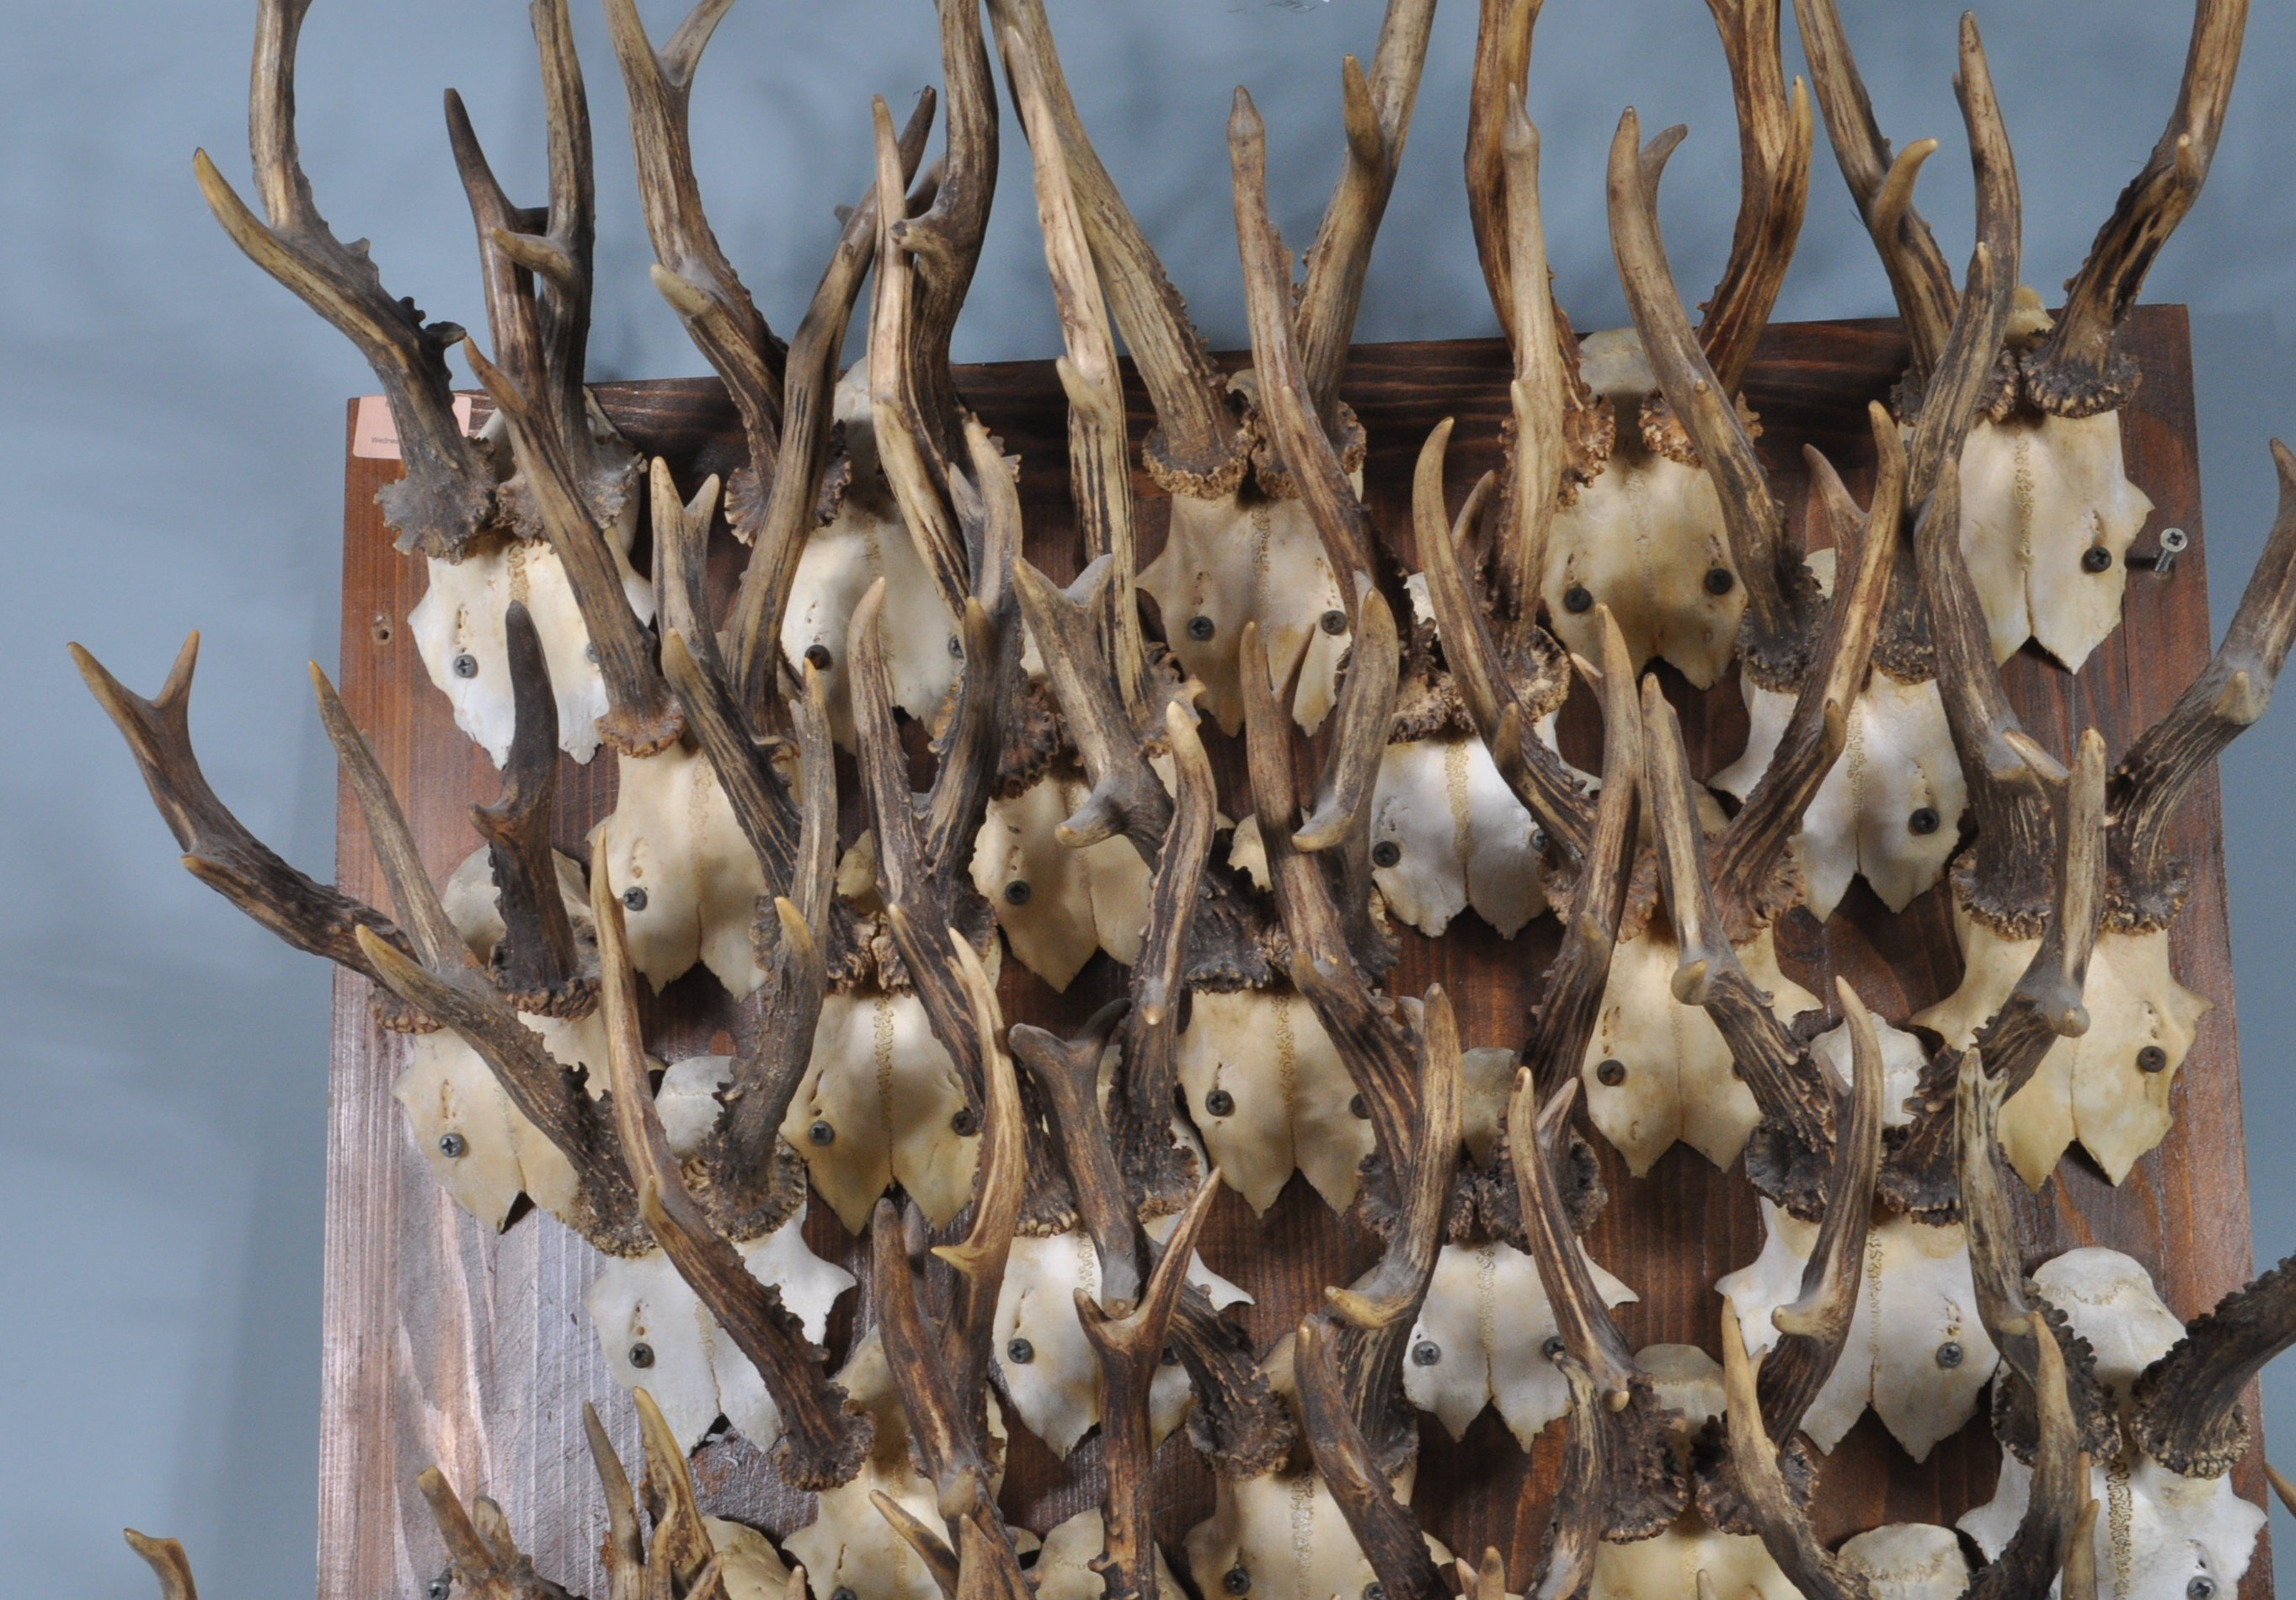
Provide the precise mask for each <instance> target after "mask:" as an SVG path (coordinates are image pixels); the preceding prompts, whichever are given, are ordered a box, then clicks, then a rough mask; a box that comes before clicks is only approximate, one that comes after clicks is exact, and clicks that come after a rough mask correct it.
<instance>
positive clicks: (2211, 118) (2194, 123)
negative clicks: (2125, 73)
mask: <svg viewBox="0 0 2296 1600" xmlns="http://www.w3.org/2000/svg"><path fill="white" fill-rule="evenodd" d="M2247 26H2248V0H2197V3H2196V4H2194V7H2193V42H2192V44H2191V45H2190V46H2189V48H2188V49H2187V50H2186V52H2185V76H2184V79H2183V81H2182V82H2181V83H2180V84H2179V85H2178V86H2177V109H2176V110H2175V111H2173V112H2171V113H2170V114H2169V126H2168V127H2167V128H2166V129H2164V130H2163V131H2162V133H2161V140H2160V143H2158V144H2155V145H2153V154H2152V156H2151V157H2150V158H2149V159H2148V160H2146V161H2145V163H2144V170H2143V171H2142V172H2140V173H2138V174H2137V175H2136V176H2135V177H2134V178H2132V179H2130V180H2129V183H2128V187H2127V188H2125V189H2123V190H2122V191H2121V192H2120V200H2119V201H2117V202H2116V203H2115V204H2114V206H2113V209H2112V217H2109V218H2108V219H2107V220H2106V222H2105V225H2104V226H2103V227H2102V228H2100V229H2098V230H2097V235H2096V241H2095V243H2093V244H2091V245H2090V246H2089V250H2088V258H2087V260H2085V261H2083V262H2082V263H2081V266H2080V270H2079V272H2078V273H2076V274H2074V275H2073V276H2072V277H2071V280H2070V281H2068V282H2067V283H2066V284H2065V291H2066V292H2065V308H2064V309H2063V311H2062V312H2060V313H2059V314H2058V316H2057V322H2056V326H2055V328H2054V330H2052V331H2051V332H2050V334H2049V336H2048V338H2047V339H2046V341H2044V342H2043V344H2042V345H2041V347H2040V349H2037V350H2034V351H2032V352H2030V354H2028V355H2027V356H2026V357H2024V358H2023V363H2022V365H2023V368H2024V376H2025V389H2026V392H2027V393H2028V394H2029V395H2030V396H2031V397H2032V399H2033V401H2034V403H2035V404H2037V405H2038V406H2041V408H2042V409H2044V410H2046V411H2049V412H2053V413H2054V414H2057V415H2059V416H2076V417H2078V416H2094V415H2095V414H2097V413H2098V412H2100V411H2111V410H2112V409H2113V408H2114V407H2116V406H2120V405H2122V404H2123V403H2125V402H2126V401H2127V400H2128V397H2129V396H2130V395H2132V394H2133V393H2135V392H2136V382H2137V372H2136V363H2135V362H2134V361H2132V360H2131V359H2129V357H2127V356H2125V355H2123V354H2122V353H2121V352H2120V350H2119V349H2115V348H2114V347H2115V342H2116V341H2117V338H2118V336H2119V334H2120V324H2121V323H2122V322H2123V321H2124V320H2125V319H2126V318H2127V317H2128V311H2129V308H2130V307H2132V306H2134V305H2135V304H2136V291H2138V290H2139V289H2141V288H2143V287H2144V275H2145V273H2146V272H2147V271H2149V270H2150V269H2151V267H2152V266H2153V258H2154V257H2155V256H2157V255H2159V254H2160V252H2161V246H2162V245H2164V244H2166V243H2167V242H2169V234H2172V233H2174V232H2176V229H2177V224H2178V223H2180V222H2182V221H2183V220H2184V219H2185V212H2187V211H2189V210H2191V209H2193V202H2194V201H2196V200H2198V199H2199V198H2200V194H2201V185H2202V184H2203V183H2205V182H2207V181H2208V176H2209V163H2210V160H2211V159H2212V158H2213V157H2214V156H2215V154H2216V148H2217V135H2218V133H2219V132H2221V131H2222V130H2223V127H2224V118H2225V110H2226V106H2227V105H2228V104H2229V103H2231V100H2232V80H2233V74H2234V72H2235V70H2237V69H2238V68H2239V66H2240V45H2241V36H2242V34H2243V31H2244V30H2245V29H2246V28H2247Z"/></svg>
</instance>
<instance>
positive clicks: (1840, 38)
mask: <svg viewBox="0 0 2296 1600" xmlns="http://www.w3.org/2000/svg"><path fill="white" fill-rule="evenodd" d="M1794 21H1795V22H1796V23H1797V24H1799V26H1800V33H1801V46H1802V53H1803V54H1804V55H1805V56H1806V57H1807V58H1808V61H1809V73H1810V78H1811V81H1812V82H1813V84H1814V85H1815V86H1816V90H1817V106H1818V110H1819V111H1820V112H1821V113H1823V114H1824V116H1825V134H1826V138H1827V139H1828V140H1829V141H1830V142H1831V143H1832V144H1833V159H1834V160H1835V161H1836V162H1838V163H1839V164H1840V165H1841V176H1842V177H1843V179H1844V180H1845V181H1847V182H1848V184H1849V197H1850V199H1851V200H1852V201H1854V202H1855V203H1856V204H1857V214H1858V216H1859V217H1860V218H1862V219H1863V220H1864V222H1865V224H1866V232H1867V233H1868V234H1871V235H1872V236H1873V240H1874V249H1876V250H1879V251H1880V252H1881V256H1882V268H1883V269H1884V270H1885V271H1886V272H1887V273H1888V274H1889V275H1890V293H1891V294H1892V295H1893V296H1894V297H1895V298H1896V300H1897V303H1898V319H1899V320H1900V321H1901V322H1903V323H1904V324H1905V328H1906V337H1907V340H1908V341H1910V342H1911V343H1912V345H1913V351H1914V358H1913V364H1912V366H1911V368H1910V369H1909V370H1910V373H1911V376H1912V377H1913V379H1914V381H1915V384H1916V386H1919V385H1921V384H1924V383H1926V382H1928V379H1929V374H1930V373H1931V371H1932V370H1934V369H1935V367H1936V365H1937V362H1938V357H1939V355H1940V353H1942V351H1943V350H1944V349H1945V339H1946V330H1947V328H1948V326H1949V325H1950V324H1952V322H1953V318H1954V312H1955V310H1956V307H1957V306H1958V304H1959V297H1958V295H1957V294H1956V291H1955V289H1954V284H1953V274H1952V272H1951V270H1950V269H1949V268H1948V267H1947V266H1946V259H1945V252H1944V251H1943V250H1939V248H1938V243H1937V239H1936V237H1935V236H1934V235H1933V234H1931V232H1930V225H1929V224H1928V223H1927V222H1925V221H1923V218H1922V214H1921V213H1920V212H1919V211H1917V210H1915V209H1914V207H1913V191H1914V177H1915V174H1917V173H1918V172H1919V171H1920V170H1921V166H1922V163H1923V161H1925V160H1928V159H1929V158H1930V156H1931V154H1933V153H1934V152H1936V150H1937V141H1936V140H1934V139H1919V140H1916V141H1915V142H1914V143H1913V144H1908V145H1907V147H1906V148H1905V149H1904V150H1902V151H1899V152H1896V153H1895V154H1892V153H1891V152H1890V142H1889V140H1888V139H1886V138H1884V137H1883V136H1882V127H1881V124H1880V123H1878V122H1877V121H1875V120H1874V103H1873V102H1872V101H1871V100H1870V99H1868V98H1867V97H1866V81H1865V79H1864V78H1862V77H1861V76H1859V74H1858V71H1857V57H1856V56H1855V55H1853V54H1852V53H1850V49H1849V36H1848V35H1847V34H1845V33H1844V32H1843V31H1842V28H1841V14H1840V12H1838V11H1837V10H1836V9H1835V4H1834V0H1794Z"/></svg>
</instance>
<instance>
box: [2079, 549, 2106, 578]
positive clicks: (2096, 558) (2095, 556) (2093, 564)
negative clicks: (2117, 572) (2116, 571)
mask: <svg viewBox="0 0 2296 1600" xmlns="http://www.w3.org/2000/svg"><path fill="white" fill-rule="evenodd" d="M2081 570H2082V571H2084V572H2109V571H2111V570H2112V551H2110V550H2108V549H2106V548H2105V547H2104V546H2103V545H2091V546H2089V547H2088V548H2087V549H2086V550H2084V551H2082V552H2081Z"/></svg>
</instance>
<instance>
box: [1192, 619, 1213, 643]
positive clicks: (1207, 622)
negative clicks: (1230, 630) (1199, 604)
mask: <svg viewBox="0 0 2296 1600" xmlns="http://www.w3.org/2000/svg"><path fill="white" fill-rule="evenodd" d="M1218 631H1219V625H1218V623H1216V622H1214V621H1213V620H1212V619H1210V617H1207V616H1204V615H1203V614H1201V612H1199V613H1198V614H1197V615H1195V616H1193V617H1191V618H1189V619H1188V637H1190V638H1192V639H1193V640H1194V641H1195V642H1196V643H1197V644H1210V643H1211V638H1212V635H1214V634H1216V633H1218Z"/></svg>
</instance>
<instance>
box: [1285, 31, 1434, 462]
mask: <svg viewBox="0 0 2296 1600" xmlns="http://www.w3.org/2000/svg"><path fill="white" fill-rule="evenodd" d="M1434 25H1435V0H1388V4H1387V14H1386V16H1385V17H1384V18H1383V19H1382V21H1381V22H1380V29H1379V47H1378V49H1377V50H1376V51H1375V52H1374V53H1373V55H1372V62H1371V74H1370V76H1369V77H1368V78H1366V77H1365V74H1364V70H1363V69H1362V68H1361V67H1360V66H1358V65H1357V62H1356V58H1355V57H1354V56H1352V55H1350V56H1349V57H1348V58H1347V59H1346V61H1345V62H1343V63H1341V69H1340V96H1341V104H1342V105H1343V107H1344V108H1345V109H1344V113H1343V114H1344V116H1345V118H1346V120H1347V141H1348V151H1347V156H1346V158H1345V161H1344V163H1343V165H1342V166H1341V168H1340V181H1339V183H1338V185H1336V186H1335V187H1334V188H1333V191H1332V198H1331V201H1330V202H1329V203H1328V204H1327V205H1326V206H1325V207H1324V220H1323V223H1322V225H1321V226H1318V227H1317V228H1316V242H1315V243H1314V245H1313V246H1312V247H1310V248H1309V250H1308V277H1307V282H1306V283H1305V284H1304V285H1303V286H1302V287H1301V290H1300V310H1299V324H1298V338H1299V346H1300V372H1301V374H1302V376H1303V378H1304V380H1305V382H1306V385H1307V392H1308V397H1309V398H1310V399H1311V400H1312V401H1313V402H1314V405H1315V408H1316V416H1317V418H1318V419H1319V420H1320V421H1321V422H1322V423H1323V427H1324V433H1325V434H1326V435H1327V436H1329V437H1333V438H1336V437H1337V436H1338V434H1339V431H1340V377H1341V373H1344V372H1346V370H1347V365H1348V344H1349V341H1350V340H1351V339H1352V338H1353V337H1354V336H1355V326H1356V309H1357V307H1358V306H1359V305H1360V304H1361V303H1362V301H1363V285H1364V274H1365V271H1366V270H1367V269H1368V268H1369V267H1370V265H1371V251H1372V245H1373V242H1374V241H1375V240H1376V239H1377V238H1378V236H1379V224H1380V219H1381V218H1382V217H1384V216H1385V215H1386V213H1387V201H1388V196H1389V195H1390V193H1393V192H1394V189H1395V175H1396V171H1397V169H1398V168H1400V167H1401V166H1402V164H1403V143H1404V140H1405V139H1406V137H1407V136H1408V135H1409V134H1410V132H1411V110H1412V106H1413V104H1414V103H1415V102H1416V101H1417V99H1418V97H1419V75H1420V70H1421V69H1422V68H1423V67H1424V66H1425V65H1426V63H1427V36H1428V34H1429V32H1430V30H1431V29H1433V27H1434Z"/></svg>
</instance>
